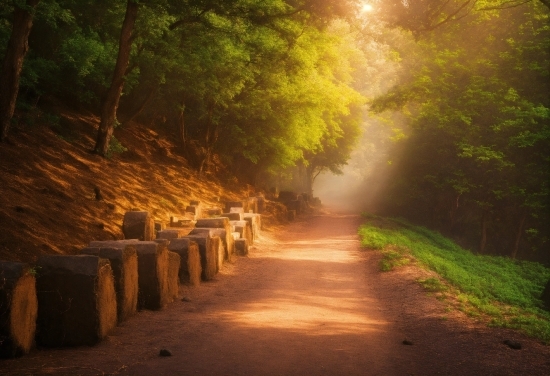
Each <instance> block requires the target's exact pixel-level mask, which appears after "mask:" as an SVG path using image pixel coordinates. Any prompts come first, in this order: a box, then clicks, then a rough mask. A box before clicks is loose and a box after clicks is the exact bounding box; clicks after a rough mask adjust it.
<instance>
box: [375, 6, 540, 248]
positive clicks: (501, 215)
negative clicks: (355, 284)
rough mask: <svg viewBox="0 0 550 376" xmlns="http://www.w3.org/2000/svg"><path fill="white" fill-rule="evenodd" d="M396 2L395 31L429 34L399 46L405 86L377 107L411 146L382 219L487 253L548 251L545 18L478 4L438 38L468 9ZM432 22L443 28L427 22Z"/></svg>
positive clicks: (404, 149) (401, 154)
mask: <svg viewBox="0 0 550 376" xmlns="http://www.w3.org/2000/svg"><path fill="white" fill-rule="evenodd" d="M398 3H400V2H389V3H388V4H393V5H392V6H395V7H398V9H400V12H401V13H399V19H398V20H395V24H398V25H401V26H402V27H406V28H407V29H409V30H416V31H420V30H421V29H424V32H422V33H417V34H416V36H417V40H416V41H413V40H408V42H402V45H396V48H399V49H400V50H401V51H400V52H403V53H401V54H400V56H403V57H404V58H403V60H402V62H401V66H402V72H401V75H400V77H399V79H398V81H397V85H396V86H395V87H394V88H393V89H391V90H390V91H389V92H388V93H387V94H385V95H382V96H379V97H378V98H377V99H375V100H374V101H373V103H372V110H374V111H376V112H382V111H396V110H397V111H401V113H402V115H403V116H402V117H399V118H398V117H394V118H393V119H398V120H397V121H401V123H397V122H396V123H394V124H392V126H393V127H395V128H401V129H402V132H401V134H402V135H404V136H405V137H401V138H400V139H399V140H398V141H396V149H397V151H396V155H395V157H394V158H392V164H391V166H389V167H388V168H387V170H389V171H386V173H388V174H389V175H390V176H392V179H391V180H390V184H389V186H388V188H387V189H386V195H385V196H386V198H384V199H383V201H384V202H383V204H382V207H383V210H384V211H385V212H387V213H391V214H392V215H395V214H397V215H403V216H406V217H407V218H409V219H412V220H414V221H415V222H417V223H423V224H427V225H429V226H431V227H434V228H438V229H440V230H441V231H445V232H446V233H452V234H455V235H457V236H460V237H461V238H462V239H465V240H467V242H468V244H470V245H472V246H477V245H479V247H480V250H481V251H484V252H491V253H497V254H501V255H510V256H513V257H519V255H522V256H524V257H525V256H528V255H530V252H531V251H532V249H536V250H539V251H540V252H548V249H549V248H548V246H549V244H550V243H549V242H548V238H549V233H548V226H546V225H545V224H546V223H547V222H548V220H550V218H549V216H548V213H550V208H549V206H548V205H549V203H550V200H549V197H550V189H549V186H548V181H549V179H550V173H549V169H548V168H547V166H548V152H547V151H548V150H549V149H550V130H549V125H550V100H549V97H548V95H547V93H548V91H549V90H550V86H549V84H548V83H549V82H550V81H549V80H548V77H549V76H550V70H549V67H550V53H549V51H550V49H549V46H550V29H549V28H548V19H549V17H550V13H549V10H548V8H547V7H544V6H543V5H542V4H540V3H539V2H538V1H537V2H528V3H525V4H523V3H521V4H520V3H518V4H516V5H517V6H514V7H510V8H509V9H505V10H500V9H499V7H501V6H502V5H503V4H502V3H501V2H499V1H480V2H478V4H477V5H476V7H477V8H475V9H474V8H472V9H470V13H468V15H467V17H465V18H463V19H460V20H458V19H456V20H454V21H453V22H451V21H449V22H446V23H445V24H444V25H441V27H437V28H434V29H430V28H429V25H433V22H436V21H437V20H438V19H439V18H438V17H444V15H445V14H449V13H448V12H449V11H450V10H451V9H453V7H454V6H456V5H457V4H459V3H463V2H461V1H457V2H445V4H446V5H445V7H443V8H437V5H435V4H440V5H441V2H434V4H433V6H434V7H435V8H433V9H432V10H431V11H430V10H429V9H428V8H429V7H430V6H431V5H429V4H428V3H422V4H420V3H418V4H412V5H411V7H410V8H409V9H404V8H403V5H402V4H398ZM388 4H387V5H386V6H390V5H388ZM430 4H431V3H430ZM495 7H496V8H495ZM486 8H495V9H494V10H491V11H488V10H487V9H486ZM504 8H507V7H506V6H504ZM476 9H477V11H476ZM482 9H485V10H482ZM410 12H413V13H410ZM415 12H419V13H418V14H416V13H415ZM414 15H416V16H418V17H420V18H414V17H413V16H414ZM427 16H430V17H431V16H434V17H435V18H434V19H429V20H428V19H426V20H425V21H426V22H427V23H426V24H424V23H422V22H420V20H421V19H422V17H427ZM409 17H412V18H409ZM439 20H441V19H439ZM407 22H413V23H414V25H413V24H409V23H407ZM427 31H430V32H429V33H428V32H427ZM403 35H404V37H403V38H406V34H403ZM403 117H404V118H405V119H406V124H403V122H402V119H403ZM524 226H525V228H532V229H535V230H536V231H537V232H536V234H533V235H529V234H528V233H526V231H525V228H524ZM482 238H483V239H486V241H484V242H481V241H480V240H481V239H482Z"/></svg>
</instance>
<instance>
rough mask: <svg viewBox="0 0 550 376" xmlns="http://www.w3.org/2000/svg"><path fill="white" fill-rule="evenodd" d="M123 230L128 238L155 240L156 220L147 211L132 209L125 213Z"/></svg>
mask: <svg viewBox="0 0 550 376" xmlns="http://www.w3.org/2000/svg"><path fill="white" fill-rule="evenodd" d="M122 232H123V233H124V237H125V238H126V239H139V240H144V241H148V240H153V239H154V238H155V221H154V220H153V217H151V215H150V214H149V212H146V211H130V212H126V214H124V220H123V221H122Z"/></svg>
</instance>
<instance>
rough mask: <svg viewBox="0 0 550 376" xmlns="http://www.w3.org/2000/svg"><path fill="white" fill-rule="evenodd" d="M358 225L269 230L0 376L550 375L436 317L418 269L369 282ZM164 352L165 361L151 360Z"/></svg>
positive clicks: (311, 220) (531, 349)
mask: <svg viewBox="0 0 550 376" xmlns="http://www.w3.org/2000/svg"><path fill="white" fill-rule="evenodd" d="M358 225H359V218H358V217H357V216H350V215H337V214H320V215H315V216H311V217H308V218H303V219H301V220H299V221H298V222H295V223H293V224H291V225H289V226H286V227H281V228H279V229H277V230H274V231H272V232H268V233H266V234H264V235H263V236H262V238H261V240H260V242H258V243H257V245H256V246H255V247H254V249H253V250H252V251H251V255H250V256H249V257H247V258H238V259H235V260H234V261H233V262H232V263H229V264H226V265H225V266H224V268H223V269H222V272H221V273H220V274H219V275H218V276H217V278H216V279H215V280H214V281H213V282H209V283H203V284H202V285H201V286H199V287H196V288H190V287H185V286H184V287H182V288H181V290H180V293H181V297H182V298H183V297H185V298H186V299H185V300H186V301H183V300H181V299H180V300H178V301H177V302H176V303H173V304H172V305H170V306H168V307H167V308H166V309H165V310H163V311H161V312H150V311H143V312H140V313H138V315H137V316H135V317H133V318H131V319H130V320H129V321H127V322H125V323H124V324H122V325H121V326H120V327H118V328H117V329H116V330H115V331H114V332H113V334H112V335H111V336H109V337H108V339H107V340H106V341H104V342H102V343H101V344H99V345H97V346H94V347H81V348H73V349H41V350H35V351H33V352H32V353H31V354H30V355H28V356H25V357H23V358H20V359H16V360H7V361H0V370H2V372H1V373H3V374H7V375H26V374H33V375H44V374H55V375H63V374H67V375H76V374H81V375H96V374H116V375H152V374H156V375H176V374H177V375H549V374H550V348H549V347H545V346H543V345H541V344H539V343H538V342H537V341H535V340H532V339H529V338H526V337H524V336H523V335H521V334H518V333H517V332H514V331H508V330H501V329H488V328H486V327H485V326H484V325H481V324H477V323H475V322H472V321H471V320H470V319H469V318H467V317H465V316H463V315H462V314H460V313H459V312H445V309H444V308H445V307H444V305H443V304H442V303H441V302H439V301H438V300H437V299H435V298H434V297H433V296H430V295H428V294H427V293H426V292H425V291H424V290H423V289H422V288H421V287H420V286H419V285H418V284H417V283H416V282H415V279H416V278H417V276H418V273H419V271H418V270H417V269H416V267H414V266H407V267H405V268H402V269H399V270H397V271H394V272H389V273H381V272H379V271H378V261H379V255H378V254H377V253H376V252H372V251H365V250H361V249H360V246H359V241H358V238H357V235H356V231H357V227H358ZM404 339H407V340H409V341H412V342H413V345H412V346H406V345H403V344H402V341H403V340H404ZM505 339H513V340H516V341H519V342H521V343H522V345H523V349H522V350H512V349H510V348H509V347H507V346H506V345H504V344H502V341H503V340H505ZM162 348H165V349H169V350H170V351H171V352H172V356H171V357H160V356H159V355H158V354H159V350H160V349H162Z"/></svg>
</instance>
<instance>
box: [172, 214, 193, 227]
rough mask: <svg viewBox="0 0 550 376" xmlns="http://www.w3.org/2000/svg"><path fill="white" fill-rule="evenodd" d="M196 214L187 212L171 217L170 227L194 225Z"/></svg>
mask: <svg viewBox="0 0 550 376" xmlns="http://www.w3.org/2000/svg"><path fill="white" fill-rule="evenodd" d="M194 226H195V216H194V214H193V213H187V214H184V215H179V216H171V217H170V227H194Z"/></svg>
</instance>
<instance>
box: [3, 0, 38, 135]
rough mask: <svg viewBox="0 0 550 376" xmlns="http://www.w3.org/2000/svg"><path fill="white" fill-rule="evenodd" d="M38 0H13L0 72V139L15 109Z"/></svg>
mask: <svg viewBox="0 0 550 376" xmlns="http://www.w3.org/2000/svg"><path fill="white" fill-rule="evenodd" d="M39 2H40V0H27V1H26V2H25V3H24V4H21V3H22V2H16V1H14V4H13V5H14V11H13V23H12V32H11V36H10V39H9V42H8V47H7V49H6V55H5V56H4V63H3V65H2V71H1V73H0V82H1V84H0V127H1V129H0V131H1V134H0V141H4V140H5V139H6V137H7V136H8V131H9V128H10V124H11V121H12V117H13V113H14V111H15V103H16V101H17V93H18V92H19V78H20V75H21V69H22V68H23V61H24V59H25V55H26V54H27V51H28V50H29V45H28V40H29V34H30V33H31V29H32V21H33V17H34V11H35V8H36V6H37V5H38V3H39Z"/></svg>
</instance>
